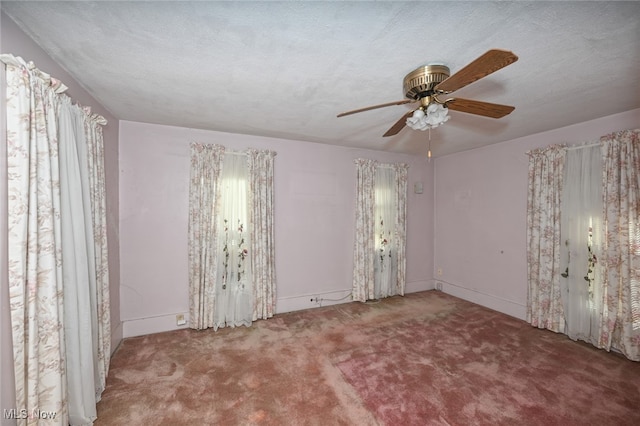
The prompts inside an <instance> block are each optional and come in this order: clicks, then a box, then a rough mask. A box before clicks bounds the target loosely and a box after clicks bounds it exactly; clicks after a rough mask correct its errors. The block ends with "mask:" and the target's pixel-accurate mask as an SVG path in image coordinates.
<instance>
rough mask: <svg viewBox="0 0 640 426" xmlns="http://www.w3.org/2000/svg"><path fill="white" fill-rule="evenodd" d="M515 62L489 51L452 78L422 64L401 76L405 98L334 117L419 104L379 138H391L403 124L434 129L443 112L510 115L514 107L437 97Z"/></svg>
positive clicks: (445, 71)
mask: <svg viewBox="0 0 640 426" xmlns="http://www.w3.org/2000/svg"><path fill="white" fill-rule="evenodd" d="M517 60H518V57H517V56H516V55H514V54H513V53H512V52H509V51H507V50H501V49H491V50H489V51H487V52H486V53H485V54H483V55H481V56H480V57H478V58H477V59H476V60H474V61H473V62H471V63H469V64H468V65H467V66H465V67H464V68H462V69H461V70H459V71H458V72H456V73H454V74H453V75H449V74H450V72H449V68H448V67H447V66H445V65H441V64H431V65H425V66H422V67H420V68H418V69H415V70H413V71H411V72H410V73H409V74H407V75H406V76H405V77H404V80H403V85H402V86H403V91H404V95H405V97H406V98H407V99H403V100H401V101H396V102H388V103H384V104H380V105H373V106H368V107H365V108H359V109H355V110H352V111H347V112H343V113H341V114H338V117H344V116H345V115H351V114H356V113H359V112H364V111H369V110H372V109H377V108H384V107H388V106H393V105H404V104H411V103H416V102H420V106H419V107H418V108H416V109H414V110H412V111H409V112H407V113H406V114H404V115H403V116H402V117H401V118H400V119H399V120H398V121H397V122H396V123H395V124H394V125H393V126H391V128H390V129H389V130H387V132H386V133H385V134H384V135H383V136H393V135H395V134H397V133H398V132H400V130H402V129H403V128H404V126H405V125H407V124H408V125H409V126H410V127H412V128H414V129H420V130H426V129H427V128H432V127H436V126H438V125H440V124H442V123H443V122H445V121H446V120H447V119H448V118H449V117H448V116H447V115H446V114H447V109H451V110H454V111H460V112H466V113H468V114H476V115H482V116H484V117H491V118H502V117H504V116H505V115H507V114H509V113H511V111H513V110H514V109H515V107H512V106H509V105H500V104H492V103H489V102H482V101H474V100H471V99H462V98H449V99H445V100H441V99H439V97H438V96H441V95H448V94H450V93H452V92H454V91H456V90H458V89H461V88H462V87H464V86H467V85H469V84H471V83H473V82H474V81H478V80H480V79H481V78H484V77H486V76H488V75H489V74H492V73H494V72H496V71H498V70H500V69H501V68H504V67H506V66H507V65H511V64H512V63H514V62H515V61H517Z"/></svg>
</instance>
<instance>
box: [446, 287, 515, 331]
mask: <svg viewBox="0 0 640 426" xmlns="http://www.w3.org/2000/svg"><path fill="white" fill-rule="evenodd" d="M435 285H436V289H437V288H438V285H440V287H441V290H442V291H443V292H444V293H447V294H450V295H452V296H455V297H459V298H460V299H464V300H467V301H469V302H472V303H476V304H478V305H482V306H485V307H487V308H489V309H493V310H494V311H498V312H502V313H503V314H507V315H510V316H512V317H514V318H518V319H521V320H523V321H524V320H526V317H527V307H526V305H523V304H522V303H518V302H514V301H512V300H507V299H503V298H501V297H498V296H495V295H492V294H488V293H484V292H482V291H479V290H472V289H469V288H466V287H463V286H460V285H456V284H451V283H448V282H445V281H441V280H436V282H435Z"/></svg>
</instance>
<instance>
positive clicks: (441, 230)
mask: <svg viewBox="0 0 640 426" xmlns="http://www.w3.org/2000/svg"><path fill="white" fill-rule="evenodd" d="M638 127H640V109H637V110H633V111H628V112H625V113H621V114H616V115H612V116H609V117H605V118H601V119H597V120H593V121H589V122H585V123H581V124H577V125H573V126H569V127H565V128H561V129H556V130H552V131H549V132H544V133H539V134H536V135H532V136H528V137H524V138H520V139H515V140H512V141H508V142H504V143H500V144H495V145H490V146H488V147H484V148H479V149H475V150H471V151H466V152H461V153H458V154H452V155H448V156H444V157H440V158H437V159H436V160H435V176H436V178H435V248H434V252H435V258H434V269H435V275H436V276H435V278H436V279H437V280H438V282H441V283H442V286H443V290H444V291H445V292H447V293H450V294H453V295H455V296H458V297H461V298H464V299H467V300H470V301H472V302H475V303H478V304H481V305H484V306H487V307H490V308H492V309H495V310H498V311H501V312H504V313H507V314H509V315H512V316H515V317H517V318H521V319H525V316H526V303H527V264H526V204H527V172H528V157H527V156H526V154H525V153H526V151H528V150H530V149H532V148H536V147H544V146H548V145H551V144H555V143H568V144H576V143H582V142H588V141H597V140H598V139H599V137H600V136H602V135H605V134H607V133H610V132H613V131H617V130H624V129H631V128H638ZM439 270H441V271H442V275H438V271H439Z"/></svg>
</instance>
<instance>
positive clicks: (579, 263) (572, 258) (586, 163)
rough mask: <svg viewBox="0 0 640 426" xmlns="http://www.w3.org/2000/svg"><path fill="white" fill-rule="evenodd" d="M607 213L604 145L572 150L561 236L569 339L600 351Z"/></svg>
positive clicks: (568, 154) (570, 152)
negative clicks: (593, 346) (586, 343)
mask: <svg viewBox="0 0 640 426" xmlns="http://www.w3.org/2000/svg"><path fill="white" fill-rule="evenodd" d="M602 210H603V204H602V154H601V152H600V144H593V145H590V146H585V147H575V148H570V149H568V150H567V156H566V164H565V177H564V186H563V190H562V201H561V212H562V214H561V216H562V218H561V231H560V240H561V245H560V250H561V258H562V264H561V270H562V271H563V272H562V279H561V280H560V283H561V288H562V293H561V294H562V302H563V308H564V316H565V320H566V326H565V330H564V333H565V334H567V335H568V336H569V337H570V338H571V339H573V340H584V341H586V342H589V343H592V344H594V345H597V343H598V339H599V333H598V328H599V321H600V315H601V314H602V295H601V276H600V275H601V274H600V270H601V268H600V265H599V263H597V259H599V258H601V241H602V237H601V236H602V232H603V229H602Z"/></svg>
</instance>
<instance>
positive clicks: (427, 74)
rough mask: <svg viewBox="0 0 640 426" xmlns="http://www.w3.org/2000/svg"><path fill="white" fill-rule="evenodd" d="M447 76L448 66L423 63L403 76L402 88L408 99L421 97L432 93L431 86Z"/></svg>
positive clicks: (434, 85)
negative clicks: (423, 64)
mask: <svg viewBox="0 0 640 426" xmlns="http://www.w3.org/2000/svg"><path fill="white" fill-rule="evenodd" d="M448 77H449V67H447V66H445V65H425V66H422V67H420V68H418V69H415V70H413V71H411V72H410V73H409V74H407V75H406V76H405V77H404V80H403V82H402V88H403V91H404V95H405V96H406V97H407V98H409V99H415V100H418V99H421V98H423V97H425V96H431V95H433V88H434V87H436V86H437V85H438V84H439V83H441V82H442V81H444V80H446V79H447V78H448Z"/></svg>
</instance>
